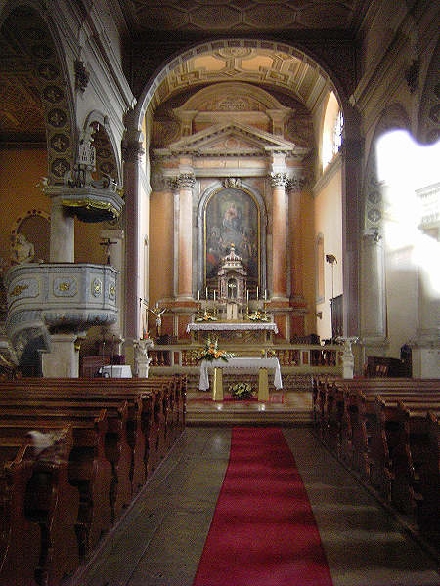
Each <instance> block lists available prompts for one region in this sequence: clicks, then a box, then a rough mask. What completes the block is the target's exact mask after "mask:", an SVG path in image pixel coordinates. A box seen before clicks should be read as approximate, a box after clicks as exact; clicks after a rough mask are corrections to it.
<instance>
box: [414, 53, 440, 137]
mask: <svg viewBox="0 0 440 586" xmlns="http://www.w3.org/2000/svg"><path fill="white" fill-rule="evenodd" d="M439 70H440V43H438V44H437V46H436V49H435V51H434V55H433V57H432V59H431V62H430V64H429V67H428V72H427V75H426V79H425V83H424V86H423V91H422V94H421V97H420V109H419V112H418V128H417V139H418V140H419V142H421V143H422V144H434V143H435V142H437V141H438V140H439V139H440V78H439V74H438V72H439Z"/></svg>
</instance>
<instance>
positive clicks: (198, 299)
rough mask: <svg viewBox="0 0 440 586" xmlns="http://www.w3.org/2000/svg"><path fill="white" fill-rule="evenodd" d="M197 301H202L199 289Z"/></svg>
mask: <svg viewBox="0 0 440 586" xmlns="http://www.w3.org/2000/svg"><path fill="white" fill-rule="evenodd" d="M197 301H200V291H199V289H197Z"/></svg>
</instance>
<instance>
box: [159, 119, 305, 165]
mask: <svg viewBox="0 0 440 586" xmlns="http://www.w3.org/2000/svg"><path fill="white" fill-rule="evenodd" d="M309 152H310V149H309V148H307V147H300V146H297V145H295V144H294V143H292V142H289V141H287V140H285V139H283V138H281V137H280V136H275V135H273V134H271V133H269V132H265V131H262V130H259V129H256V128H254V127H251V126H247V125H244V124H240V123H237V122H231V123H225V124H217V125H213V126H211V127H210V128H208V129H205V130H202V131H200V132H197V133H195V134H193V135H191V136H185V137H183V138H182V139H180V140H178V141H177V142H175V143H173V144H171V145H169V146H168V147H164V148H156V149H154V150H153V154H154V158H155V160H156V161H158V160H161V159H169V158H170V157H173V156H174V157H177V156H182V155H192V156H195V157H200V156H205V157H206V156H212V157H232V156H258V155H260V156H261V155H268V154H273V153H285V154H286V155H287V156H291V157H294V158H301V159H302V158H304V157H305V156H306V155H307V154H309Z"/></svg>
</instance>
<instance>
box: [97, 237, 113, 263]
mask: <svg viewBox="0 0 440 586" xmlns="http://www.w3.org/2000/svg"><path fill="white" fill-rule="evenodd" d="M113 244H117V242H113V241H112V240H110V238H103V239H102V242H100V245H101V246H105V255H106V257H107V264H108V265H109V264H111V262H110V247H111V246H112V245H113Z"/></svg>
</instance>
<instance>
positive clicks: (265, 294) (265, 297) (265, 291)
mask: <svg viewBox="0 0 440 586" xmlns="http://www.w3.org/2000/svg"><path fill="white" fill-rule="evenodd" d="M266 299H267V289H265V290H264V301H266Z"/></svg>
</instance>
